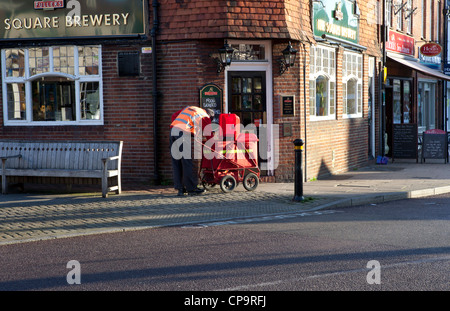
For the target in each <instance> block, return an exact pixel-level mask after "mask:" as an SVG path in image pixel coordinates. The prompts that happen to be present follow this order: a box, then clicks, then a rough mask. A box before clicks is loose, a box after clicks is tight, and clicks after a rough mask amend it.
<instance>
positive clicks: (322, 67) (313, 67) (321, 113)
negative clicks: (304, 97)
mask: <svg viewBox="0 0 450 311" xmlns="http://www.w3.org/2000/svg"><path fill="white" fill-rule="evenodd" d="M335 54H336V53H335V50H334V49H332V48H326V47H320V46H312V47H311V51H310V72H309V108H310V109H309V113H310V116H311V120H323V119H333V118H334V117H335V94H336V70H335V63H336V60H335Z"/></svg>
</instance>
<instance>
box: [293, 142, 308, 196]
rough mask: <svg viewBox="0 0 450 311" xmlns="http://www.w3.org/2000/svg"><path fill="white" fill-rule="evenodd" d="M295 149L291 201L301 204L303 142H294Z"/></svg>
mask: <svg viewBox="0 0 450 311" xmlns="http://www.w3.org/2000/svg"><path fill="white" fill-rule="evenodd" d="M294 145H295V147H294V149H295V195H294V198H293V199H292V201H295V202H303V201H304V200H305V198H304V197H303V172H302V152H303V140H301V139H296V140H294Z"/></svg>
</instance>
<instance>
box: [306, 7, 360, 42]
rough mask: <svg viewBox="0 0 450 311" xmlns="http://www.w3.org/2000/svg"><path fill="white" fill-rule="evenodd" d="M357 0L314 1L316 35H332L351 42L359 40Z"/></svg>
mask: <svg viewBox="0 0 450 311" xmlns="http://www.w3.org/2000/svg"><path fill="white" fill-rule="evenodd" d="M358 14H359V13H358V8H357V6H356V1H349V0H337V1H336V0H322V1H318V2H317V1H315V2H313V18H312V21H313V31H314V35H315V36H318V37H321V36H322V35H324V34H325V35H327V36H332V37H335V38H339V39H343V40H346V41H349V42H353V43H356V44H357V43H358V41H359V16H358Z"/></svg>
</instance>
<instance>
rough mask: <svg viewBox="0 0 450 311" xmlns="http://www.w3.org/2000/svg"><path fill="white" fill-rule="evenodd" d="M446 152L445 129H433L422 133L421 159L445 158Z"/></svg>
mask: <svg viewBox="0 0 450 311" xmlns="http://www.w3.org/2000/svg"><path fill="white" fill-rule="evenodd" d="M447 153H448V140H447V133H446V132H445V131H441V130H433V131H426V132H424V133H423V145H422V159H445V160H447Z"/></svg>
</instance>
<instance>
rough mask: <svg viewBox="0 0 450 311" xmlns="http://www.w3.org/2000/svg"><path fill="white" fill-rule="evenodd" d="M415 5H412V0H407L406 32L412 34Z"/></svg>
mask: <svg viewBox="0 0 450 311" xmlns="http://www.w3.org/2000/svg"><path fill="white" fill-rule="evenodd" d="M413 15H414V14H413V7H412V0H407V3H406V17H405V18H406V32H407V33H409V34H411V33H412V23H413Z"/></svg>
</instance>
